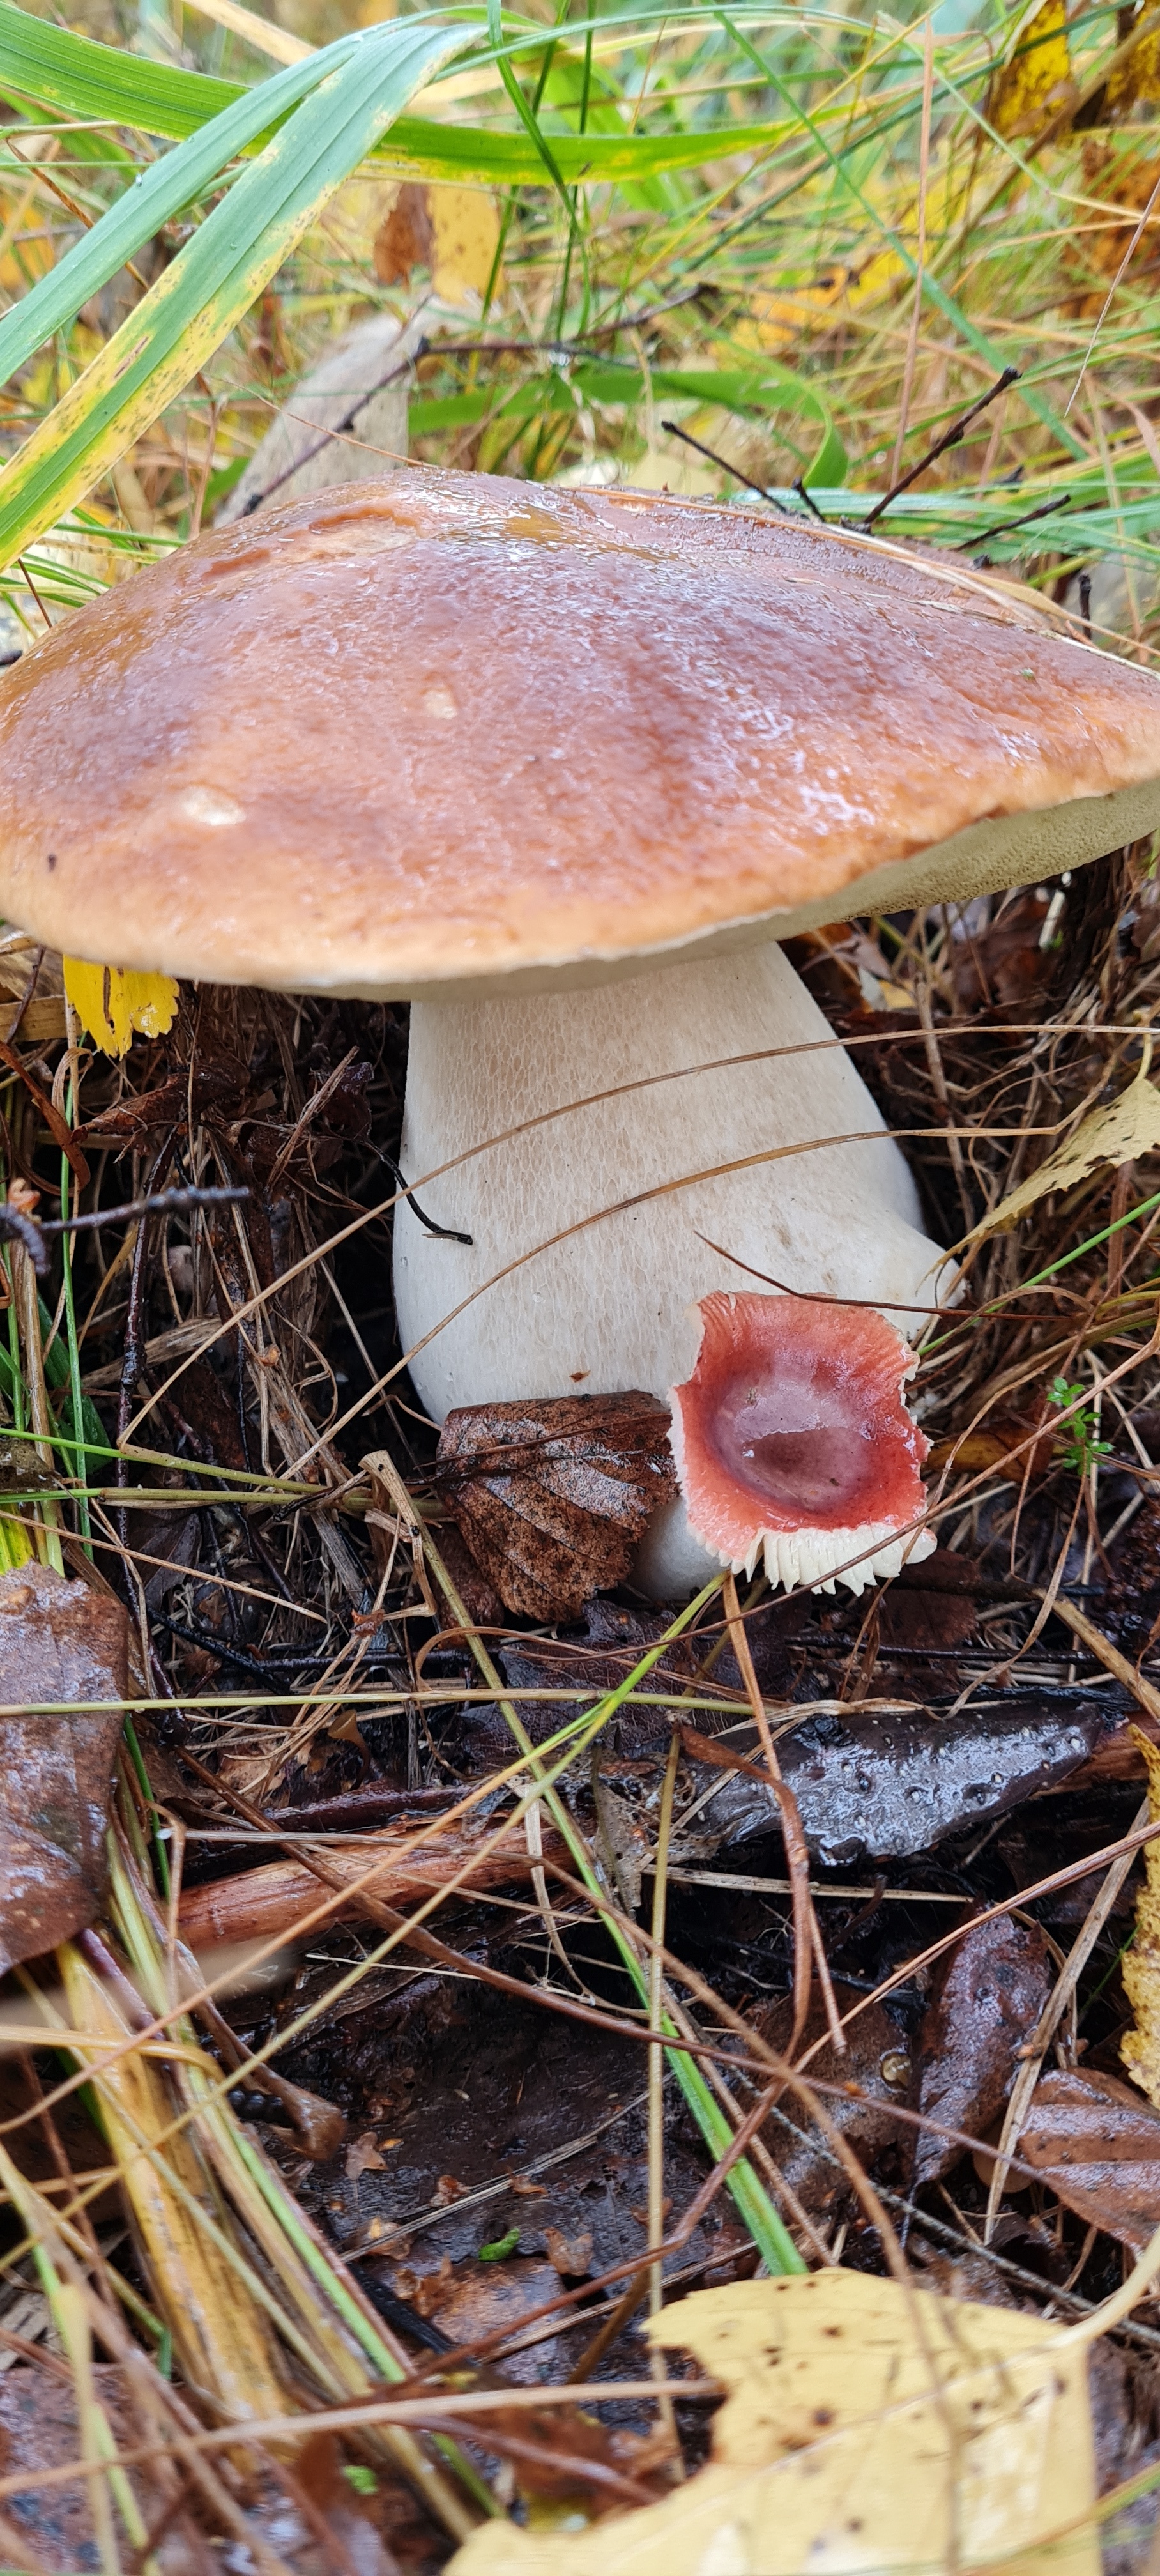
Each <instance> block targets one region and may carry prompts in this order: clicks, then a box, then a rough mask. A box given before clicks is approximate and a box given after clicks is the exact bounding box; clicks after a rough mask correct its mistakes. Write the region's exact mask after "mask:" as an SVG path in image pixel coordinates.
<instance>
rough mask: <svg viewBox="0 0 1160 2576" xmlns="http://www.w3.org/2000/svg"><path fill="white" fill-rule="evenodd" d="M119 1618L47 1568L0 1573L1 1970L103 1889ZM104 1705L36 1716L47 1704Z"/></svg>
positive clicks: (67, 1928)
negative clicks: (6, 1710) (8, 1711)
mask: <svg viewBox="0 0 1160 2576" xmlns="http://www.w3.org/2000/svg"><path fill="white" fill-rule="evenodd" d="M128 1632H129V1622H128V1617H127V1615H126V1612H125V1611H124V1609H123V1608H122V1606H121V1604H120V1602H119V1601H115V1600H114V1599H112V1598H111V1596H110V1595H108V1594H106V1593H100V1592H94V1591H91V1590H90V1588H89V1586H88V1584H86V1583H66V1581H65V1580H64V1577H63V1576H62V1575H59V1574H54V1573H53V1572H52V1571H51V1569H50V1568H49V1567H48V1566H43V1565H27V1566H22V1567H21V1568H20V1571H19V1572H18V1573H16V1574H6V1575H3V1576H0V1704H3V1705H6V1706H12V1705H13V1704H15V1705H16V1707H17V1708H18V1710H19V1711H20V1713H19V1714H18V1715H16V1716H9V1717H0V1777H2V1779H3V1784H4V1807H3V1814H2V1815H0V1966H2V1967H3V1968H9V1967H11V1966H12V1965H13V1963H14V1961H16V1960H17V1959H30V1958H35V1957H37V1956H38V1955H39V1953H40V1952H41V1951H43V1950H50V1949H52V1948H53V1947H54V1945H55V1944H56V1943H57V1942H58V1941H64V1940H67V1939H68V1937H69V1935H70V1934H71V1933H73V1932H79V1931H81V1930H82V1929H83V1927H84V1925H85V1924H87V1923H91V1922H92V1920H93V1918H94V1915H95V1914H96V1913H97V1910H98V1907H99V1905H100V1901H101V1895H102V1891H103V1888H104V1882H105V1833H106V1829H107V1826H108V1818H109V1799H110V1795H111V1792H112V1786H113V1765H114V1762H115V1760H116V1754H117V1746H118V1743H119V1741H120V1736H121V1727H122V1723H123V1710H122V1706H121V1703H122V1702H123V1700H124V1697H125V1692H126V1689H127V1686H128V1669H127V1666H128V1643H129V1633H128ZM86 1700H108V1701H110V1702H112V1703H114V1705H112V1706H110V1707H109V1708H108V1709H107V1710H104V1709H100V1708H95V1709H86V1708H84V1707H83V1706H81V1707H78V1708H77V1710H76V1713H75V1715H74V1714H72V1713H71V1712H70V1713H69V1714H67V1715H63V1716H62V1715H60V1714H59V1713H58V1714H57V1715H55V1716H49V1715H39V1714H38V1710H39V1709H40V1708H42V1707H43V1706H44V1705H45V1704H47V1705H48V1706H49V1707H51V1706H52V1705H53V1704H54V1703H55V1702H59V1701H66V1702H67V1701H78V1702H82V1703H83V1702H84V1701H86Z"/></svg>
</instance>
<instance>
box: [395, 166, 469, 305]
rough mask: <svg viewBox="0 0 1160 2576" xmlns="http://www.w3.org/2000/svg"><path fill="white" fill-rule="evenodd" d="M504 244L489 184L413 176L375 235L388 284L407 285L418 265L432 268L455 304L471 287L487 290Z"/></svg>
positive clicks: (439, 290) (439, 287)
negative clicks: (439, 182) (424, 181)
mask: <svg viewBox="0 0 1160 2576" xmlns="http://www.w3.org/2000/svg"><path fill="white" fill-rule="evenodd" d="M498 248H499V216H498V215H497V213H496V209H495V201H494V199H493V198H492V197H491V196H490V194H489V193H488V191H487V190H486V189H484V188H456V187H451V186H447V187H427V186H424V185H416V183H415V182H414V181H411V180H408V181H407V182H406V183H405V185H404V186H403V187H401V188H400V190H399V192H398V195H397V197H396V198H395V202H394V204H393V206H392V208H391V211H390V213H389V215H388V216H387V218H386V221H385V222H384V223H382V224H380V226H379V229H378V232H377V233H376V235H375V246H374V267H375V275H376V277H378V278H380V279H381V280H382V283H383V285H384V286H405V285H406V284H407V283H408V281H409V279H410V277H411V274H412V271H413V270H414V269H416V268H426V269H428V270H429V271H430V275H431V283H432V285H433V287H434V289H435V293H436V295H441V296H443V297H445V298H446V300H447V302H448V303H450V304H454V303H457V302H459V301H460V300H461V299H462V296H463V294H464V292H465V291H466V292H467V293H469V294H471V295H484V294H485V293H486V291H487V287H488V283H489V280H490V277H491V272H492V268H493V266H494V264H495V255H496V251H497V250H498Z"/></svg>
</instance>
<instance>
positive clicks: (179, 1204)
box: [0, 1189, 250, 1278]
mask: <svg viewBox="0 0 1160 2576" xmlns="http://www.w3.org/2000/svg"><path fill="white" fill-rule="evenodd" d="M249 1195H250V1193H249V1191H248V1190H242V1189H238V1190H187V1189H181V1190H151V1191H149V1192H148V1194H147V1195H146V1197H144V1198H140V1199H127V1200H126V1201H125V1204H124V1206H123V1207H115V1208H97V1209H96V1210H95V1211H94V1212H93V1214H92V1215H91V1216H69V1217H58V1216H52V1217H45V1218H44V1219H43V1220H42V1219H41V1218H39V1217H34V1216H29V1215H28V1214H26V1212H25V1210H24V1209H23V1208H15V1207H12V1206H11V1205H9V1204H8V1203H7V1202H5V1201H4V1200H0V1243H21V1244H23V1246H24V1249H25V1251H26V1253H27V1254H28V1257H29V1260H30V1261H31V1263H32V1265H33V1268H34V1270H35V1271H36V1272H37V1274H38V1276H40V1277H41V1278H43V1275H44V1273H45V1271H46V1270H47V1268H48V1254H47V1252H46V1251H45V1248H44V1238H45V1236H46V1234H82V1233H87V1232H88V1231H89V1229H90V1228H96V1227H98V1226H102V1225H116V1224H117V1223H118V1222H120V1221H121V1220H123V1219H124V1218H126V1217H134V1216H167V1215H169V1214H171V1213H173V1212H175V1211H176V1210H178V1209H181V1208H193V1207H224V1206H227V1205H228V1204H229V1203H230V1201H231V1200H236V1199H248V1197H249Z"/></svg>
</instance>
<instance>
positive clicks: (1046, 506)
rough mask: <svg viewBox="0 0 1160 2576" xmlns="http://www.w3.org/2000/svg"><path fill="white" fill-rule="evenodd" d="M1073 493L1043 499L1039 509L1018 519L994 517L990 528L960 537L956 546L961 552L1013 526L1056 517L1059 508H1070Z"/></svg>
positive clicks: (1019, 526) (1007, 532) (958, 551)
mask: <svg viewBox="0 0 1160 2576" xmlns="http://www.w3.org/2000/svg"><path fill="white" fill-rule="evenodd" d="M1070 508H1071V494H1070V492H1065V493H1064V494H1063V497H1062V499H1061V500H1059V501H1041V502H1040V504H1039V508H1038V509H1037V510H1024V512H1023V515H1022V517H1021V518H1018V519H994V520H992V523H991V525H990V527H989V528H981V529H980V531H979V534H978V536H977V537H960V538H959V541H958V544H957V546H956V548H955V552H956V554H959V553H961V552H962V551H963V549H964V548H965V547H967V546H985V545H986V543H987V540H988V538H989V537H1006V536H1009V535H1010V532H1011V530H1012V528H1029V527H1030V525H1031V522H1032V520H1033V519H1051V518H1054V516H1055V513H1056V511H1057V510H1070Z"/></svg>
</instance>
